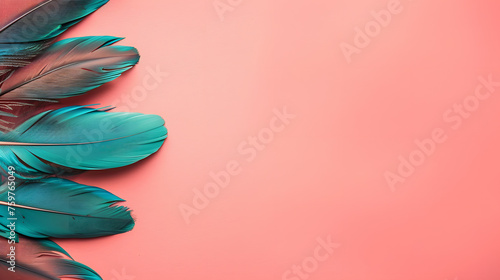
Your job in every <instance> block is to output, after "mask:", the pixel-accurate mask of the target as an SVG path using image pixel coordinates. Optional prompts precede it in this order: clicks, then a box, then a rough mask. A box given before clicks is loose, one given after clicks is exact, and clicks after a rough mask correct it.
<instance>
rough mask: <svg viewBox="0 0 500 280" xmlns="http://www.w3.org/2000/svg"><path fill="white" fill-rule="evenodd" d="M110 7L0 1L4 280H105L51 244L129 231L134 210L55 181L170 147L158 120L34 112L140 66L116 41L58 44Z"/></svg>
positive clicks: (98, 112)
mask: <svg viewBox="0 0 500 280" xmlns="http://www.w3.org/2000/svg"><path fill="white" fill-rule="evenodd" d="M107 1H108V0H23V1H19V0H0V175H2V183H1V184H0V237H4V238H6V239H4V241H2V240H0V242H4V244H2V245H0V279H16V280H29V279H63V278H73V279H81V280H97V279H101V277H100V276H99V275H98V274H97V273H96V272H95V271H94V270H92V269H90V268H89V267H87V266H85V265H83V264H80V263H78V262H76V261H75V260H73V259H72V258H71V257H70V255H69V254H68V253H67V252H65V251H64V250H63V249H62V248H61V247H59V246H58V245H57V244H55V243H54V242H52V241H50V240H49V238H92V237H100V236H108V235H114V234H120V233H125V232H127V231H130V230H132V228H133V227H134V224H135V221H134V219H133V218H132V215H131V212H130V210H129V209H128V208H127V207H125V206H117V205H116V204H117V203H121V202H123V200H122V199H121V198H119V197H117V196H115V195H113V194H112V193H110V192H108V191H106V190H104V189H101V188H98V187H93V186H86V185H82V184H78V183H76V182H72V181H70V180H67V179H63V178H61V176H64V175H67V174H75V173H80V172H84V171H90V170H105V169H110V168H118V167H123V166H127V165H130V164H133V163H136V162H138V161H140V160H143V159H145V158H147V157H148V156H150V155H152V154H153V153H155V152H157V151H158V150H159V149H160V147H161V146H162V144H163V143H164V141H165V139H166V138H167V129H166V128H165V124H164V121H163V119H162V118H161V117H159V116H156V115H144V114H140V113H119V112H111V111H110V109H109V108H107V107H105V108H90V107H85V106H70V107H62V108H58V109H53V110H47V111H43V110H42V111H38V112H37V109H40V108H44V106H43V104H46V103H47V102H52V103H53V102H58V101H59V100H60V99H64V98H68V97H73V96H77V95H81V94H84V93H86V92H88V91H91V90H93V89H95V88H97V87H100V86H101V85H103V84H105V83H107V82H110V81H112V80H114V79H116V78H118V77H119V76H120V75H121V74H122V73H123V72H125V71H127V70H129V69H131V68H132V67H133V66H134V65H136V64H137V62H138V61H139V54H138V52H137V50H136V49H135V48H133V47H126V46H117V45H115V44H116V43H117V42H119V41H120V40H121V39H122V38H116V37H110V36H95V37H81V38H71V39H65V40H61V41H56V40H57V39H56V38H57V36H59V35H60V34H62V33H63V32H64V31H66V30H67V29H68V28H70V27H71V26H73V25H75V24H77V23H78V22H80V21H81V20H83V19H84V18H85V17H86V16H88V15H89V14H91V13H93V12H95V11H96V10H97V9H99V8H100V7H101V6H103V5H104V4H106V2H107ZM13 221H15V222H14V224H15V230H14V229H13V226H12V225H13ZM7 244H11V245H7ZM12 251H15V257H14V258H12ZM9 256H10V257H9ZM14 270H15V272H14Z"/></svg>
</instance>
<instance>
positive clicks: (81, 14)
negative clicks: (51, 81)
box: [0, 0, 108, 83]
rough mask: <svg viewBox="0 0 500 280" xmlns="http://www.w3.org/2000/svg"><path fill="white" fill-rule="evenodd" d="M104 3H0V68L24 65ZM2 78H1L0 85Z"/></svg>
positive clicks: (104, 0)
mask: <svg viewBox="0 0 500 280" xmlns="http://www.w3.org/2000/svg"><path fill="white" fill-rule="evenodd" d="M20 2H24V3H20ZM107 2H108V0H23V1H19V0H15V1H13V0H0V7H1V8H0V69H2V70H7V71H10V70H12V69H13V68H16V67H23V66H25V65H27V63H29V61H30V60H31V59H33V58H34V57H35V56H36V55H38V54H39V53H41V52H42V51H43V50H44V49H45V48H47V47H48V46H49V45H50V41H51V40H52V39H54V38H55V37H56V36H58V35H60V34H61V33H63V32H64V31H66V30H67V29H68V28H69V27H71V26H73V25H75V24H76V23H78V22H80V21H81V20H82V19H83V18H85V17H86V16H88V15H89V14H91V13H93V12H94V11H96V10H97V9H99V8H100V7H101V6H102V5H104V4H106V3H107ZM2 75H5V73H4V74H2ZM4 79H5V77H2V76H0V83H1V82H2V81H3V80H4Z"/></svg>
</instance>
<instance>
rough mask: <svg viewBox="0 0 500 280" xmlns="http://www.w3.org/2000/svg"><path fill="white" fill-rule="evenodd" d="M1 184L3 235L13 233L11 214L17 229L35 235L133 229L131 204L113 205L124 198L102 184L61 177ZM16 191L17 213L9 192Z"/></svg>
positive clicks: (85, 235)
mask: <svg viewBox="0 0 500 280" xmlns="http://www.w3.org/2000/svg"><path fill="white" fill-rule="evenodd" d="M11 185H12V186H14V187H15V189H13V188H11V190H13V191H11V192H10V193H9V185H8V183H7V182H6V183H5V184H4V185H2V186H0V235H2V236H4V237H7V238H8V236H9V232H10V230H9V229H8V227H7V226H8V225H9V222H10V221H9V220H8V219H9V218H13V217H15V218H17V221H16V233H18V234H21V235H25V236H29V237H33V238H48V237H55V238H91V237H99V236H107V235H113V234H119V233H124V232H127V231H130V230H132V228H133V227H134V219H132V216H131V213H130V211H129V210H128V208H126V207H123V206H112V205H113V204H115V203H118V202H123V200H122V199H121V198H119V197H117V196H115V195H113V194H111V193H109V192H108V191H105V190H103V189H100V188H96V187H91V186H86V185H81V184H77V183H74V182H72V181H69V180H65V179H60V178H48V179H44V180H41V181H27V182H14V183H11ZM13 195H15V203H16V206H15V210H14V211H12V212H13V213H14V214H15V216H11V215H9V210H8V206H9V205H8V202H9V196H13Z"/></svg>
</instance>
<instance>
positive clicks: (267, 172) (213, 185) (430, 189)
mask: <svg viewBox="0 0 500 280" xmlns="http://www.w3.org/2000/svg"><path fill="white" fill-rule="evenodd" d="M214 4H215V6H214ZM499 9H500V4H499V2H498V1H493V0H484V1H465V0H458V1H457V0H455V1H452V0H444V1H429V0H427V1H426V0H419V1H415V0H414V1H410V0H401V1H395V0H356V1H352V0H351V1H347V0H342V1H340V0H330V1H326V0H318V1H297V0H292V1H285V0H275V1H264V0H253V1H247V0H242V1H237V0H220V1H215V2H214V1H213V0H204V1H199V0H198V1H168V0H167V1H163V0H148V1H134V0H119V1H118V0H112V1H110V3H108V4H107V5H105V6H104V7H103V8H102V9H100V10H99V11H97V12H96V13H95V14H93V15H91V16H90V17H89V18H88V19H86V20H84V21H83V22H82V23H81V24H79V25H78V26H76V27H75V28H73V29H71V30H70V31H69V32H68V33H65V35H64V36H65V37H74V36H88V35H113V36H123V37H126V39H125V40H124V41H123V42H122V43H121V44H126V45H132V46H135V47H137V48H138V49H139V51H140V53H141V55H142V58H141V61H140V64H139V65H138V66H137V67H135V68H134V69H133V70H131V71H130V72H128V73H127V74H125V75H124V76H123V77H121V78H119V79H117V80H116V81H114V82H112V83H110V84H109V85H106V86H104V87H103V88H102V89H99V90H96V91H94V92H93V93H91V94H89V95H87V96H85V97H80V98H76V99H72V100H69V101H64V102H63V104H95V103H101V104H103V105H109V104H112V105H115V106H116V107H117V109H116V110H117V111H137V112H141V113H151V114H159V115H161V116H163V117H164V119H165V121H166V123H167V127H168V129H169V139H168V140H167V142H166V144H165V145H164V147H163V148H162V150H161V151H160V152H159V153H158V154H156V155H155V156H153V157H152V158H150V159H147V160H145V161H143V162H141V163H140V164H138V165H135V166H132V167H127V168H123V169H119V170H113V171H105V172H89V173H86V174H84V175H81V176H78V177H77V178H75V179H76V180H77V181H78V182H80V183H85V184H90V185H96V186H99V187H103V188H105V189H107V190H109V191H111V192H113V193H115V194H117V195H118V196H120V197H122V198H124V199H126V200H127V203H126V205H128V206H130V207H131V208H132V209H133V210H134V217H135V218H136V219H137V225H136V228H135V229H134V230H133V231H132V232H130V233H127V234H122V235H118V236H113V237H106V238H99V239H94V240H64V241H60V240H57V242H58V243H59V244H60V245H61V246H63V247H64V248H65V249H66V250H67V251H68V252H69V253H70V254H71V255H72V256H73V257H74V258H75V259H76V260H77V261H80V262H82V263H84V264H86V265H88V266H90V267H92V268H94V269H95V270H96V271H97V272H98V273H100V274H101V275H102V276H103V278H104V279H106V280H113V279H114V280H149V279H185V280H199V279H205V280H220V279H228V280H229V279H239V280H245V279H258V280H272V279H275V280H279V279H287V280H304V279H311V280H314V279H317V280H333V279H339V280H368V279H369V280H446V279H448V280H498V279H500V266H499V265H498V262H499V261H498V257H499V254H500V203H499V201H500V164H499V160H498V159H499V158H500V145H499V144H498V143H499V142H500V96H499V95H500V83H498V82H497V81H499V82H500V32H499V31H498V27H499V23H500V22H499V19H498V10H499Z"/></svg>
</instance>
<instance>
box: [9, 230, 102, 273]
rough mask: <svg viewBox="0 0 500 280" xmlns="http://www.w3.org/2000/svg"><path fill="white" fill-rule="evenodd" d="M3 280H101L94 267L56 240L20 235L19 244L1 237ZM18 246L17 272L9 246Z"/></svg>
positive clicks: (16, 251)
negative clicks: (11, 242)
mask: <svg viewBox="0 0 500 280" xmlns="http://www.w3.org/2000/svg"><path fill="white" fill-rule="evenodd" d="M1 242H5V245H2V246H0V279H2V280H7V279H8V280H60V279H67V278H72V279H79V280H102V278H101V277H100V276H99V275H98V274H97V272H95V271H94V270H92V269H91V268H89V267H87V266H86V265H83V264H81V263H78V262H76V261H75V260H73V258H71V256H70V255H69V254H68V253H67V252H66V251H64V249H63V248H61V247H60V246H59V245H57V244H56V243H54V242H52V241H50V240H46V239H31V238H28V237H21V238H20V239H19V243H16V244H15V245H8V244H7V240H1ZM11 246H14V247H15V254H16V259H15V268H14V270H15V272H12V271H9V268H10V267H11V264H9V263H8V262H9V261H10V257H9V256H7V254H9V253H10V247H11Z"/></svg>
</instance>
